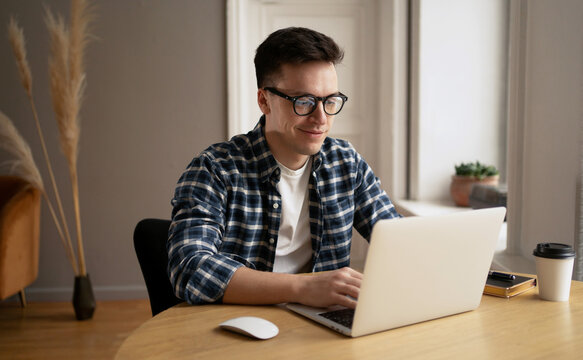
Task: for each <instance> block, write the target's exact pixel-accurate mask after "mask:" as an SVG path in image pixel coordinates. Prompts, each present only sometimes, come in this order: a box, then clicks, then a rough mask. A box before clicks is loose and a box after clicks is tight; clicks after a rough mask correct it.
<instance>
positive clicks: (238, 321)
mask: <svg viewBox="0 0 583 360" xmlns="http://www.w3.org/2000/svg"><path fill="white" fill-rule="evenodd" d="M219 327H221V328H223V329H225V330H230V331H234V332H236V333H239V334H243V335H247V336H250V337H253V338H256V339H261V340H267V339H271V338H272V337H274V336H275V335H277V334H279V329H278V328H277V326H276V325H275V324H274V323H272V322H271V321H268V320H265V319H262V318H259V317H255V316H242V317H238V318H234V319H229V320H227V321H224V322H222V323H220V324H219Z"/></svg>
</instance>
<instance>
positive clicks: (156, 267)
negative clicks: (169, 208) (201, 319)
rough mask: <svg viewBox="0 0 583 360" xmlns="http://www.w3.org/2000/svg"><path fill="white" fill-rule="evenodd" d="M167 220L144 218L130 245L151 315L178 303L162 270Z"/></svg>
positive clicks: (137, 226) (179, 300)
mask: <svg viewBox="0 0 583 360" xmlns="http://www.w3.org/2000/svg"><path fill="white" fill-rule="evenodd" d="M169 227H170V220H162V219H144V220H141V221H140V222H139V223H138V224H137V225H136V228H135V230H134V248H135V250H136V255H137V257H138V261H139V263H140V268H141V269H142V274H143V275H144V280H145V281H146V288H147V289H148V297H149V298H150V308H151V309H152V316H155V315H156V314H158V313H160V312H162V311H164V310H166V309H168V308H170V307H172V306H174V305H176V304H178V303H181V302H182V301H183V300H181V299H179V298H177V297H176V296H175V295H174V291H173V290H172V285H171V284H170V280H169V279H168V273H167V271H166V269H167V266H168V253H167V251H166V242H167V241H168V228H169Z"/></svg>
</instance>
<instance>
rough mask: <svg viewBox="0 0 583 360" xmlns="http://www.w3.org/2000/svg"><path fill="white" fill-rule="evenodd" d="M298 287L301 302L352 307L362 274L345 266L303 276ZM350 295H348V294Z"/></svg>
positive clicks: (318, 305) (312, 304) (314, 304)
mask: <svg viewBox="0 0 583 360" xmlns="http://www.w3.org/2000/svg"><path fill="white" fill-rule="evenodd" d="M302 280H305V281H303V282H302V285H301V289H300V298H299V299H298V300H297V301H296V302H299V303H301V304H305V305H310V306H316V307H328V306H332V305H342V306H346V307H348V308H352V309H354V308H355V307H356V299H358V294H359V292H360V284H361V282H362V274H361V273H359V272H358V271H356V270H354V269H351V268H348V267H345V268H342V269H338V270H334V271H329V272H323V273H314V274H313V275H312V276H305V277H304V279H302ZM347 295H348V296H350V297H348V296H347Z"/></svg>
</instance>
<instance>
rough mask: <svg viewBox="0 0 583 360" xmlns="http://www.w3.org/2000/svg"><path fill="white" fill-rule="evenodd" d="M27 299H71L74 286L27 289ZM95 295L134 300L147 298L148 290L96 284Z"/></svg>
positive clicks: (15, 298) (97, 296)
mask: <svg viewBox="0 0 583 360" xmlns="http://www.w3.org/2000/svg"><path fill="white" fill-rule="evenodd" d="M25 293H26V300H27V301H31V302H33V301H41V302H42V301H71V299H72V297H73V287H59V288H38V287H30V288H26V289H25ZM93 295H94V296H95V300H97V301H107V300H134V299H147V298H148V291H147V290H146V286H144V285H126V286H94V287H93ZM6 301H19V299H18V295H15V296H12V297H10V298H8V299H7V300H6Z"/></svg>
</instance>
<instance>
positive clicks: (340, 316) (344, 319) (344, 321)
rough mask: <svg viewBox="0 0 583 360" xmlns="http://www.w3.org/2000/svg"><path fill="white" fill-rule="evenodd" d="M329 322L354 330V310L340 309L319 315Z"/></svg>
mask: <svg viewBox="0 0 583 360" xmlns="http://www.w3.org/2000/svg"><path fill="white" fill-rule="evenodd" d="M318 315H319V316H322V317H324V318H326V319H328V320H332V321H334V322H337V323H338V324H341V325H344V326H346V327H347V328H349V329H351V328H352V319H354V309H340V310H334V311H328V312H325V313H320V314H318Z"/></svg>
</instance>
